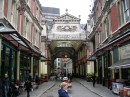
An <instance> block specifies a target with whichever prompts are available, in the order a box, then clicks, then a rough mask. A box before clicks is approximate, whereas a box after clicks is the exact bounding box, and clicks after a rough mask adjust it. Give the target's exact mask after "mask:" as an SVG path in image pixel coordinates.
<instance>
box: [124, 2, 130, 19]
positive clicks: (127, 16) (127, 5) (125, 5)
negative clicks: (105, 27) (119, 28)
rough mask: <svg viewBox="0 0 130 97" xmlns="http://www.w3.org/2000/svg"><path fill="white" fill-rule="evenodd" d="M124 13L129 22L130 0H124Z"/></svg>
mask: <svg viewBox="0 0 130 97" xmlns="http://www.w3.org/2000/svg"><path fill="white" fill-rule="evenodd" d="M124 15H125V17H124V18H125V22H127V21H128V20H129V18H130V12H129V0H124Z"/></svg>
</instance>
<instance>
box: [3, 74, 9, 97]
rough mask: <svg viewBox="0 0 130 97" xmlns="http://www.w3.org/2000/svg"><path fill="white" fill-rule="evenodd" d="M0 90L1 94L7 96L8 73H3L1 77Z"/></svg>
mask: <svg viewBox="0 0 130 97" xmlns="http://www.w3.org/2000/svg"><path fill="white" fill-rule="evenodd" d="M2 90H3V96H4V97H8V92H9V79H8V75H7V74H5V75H4V77H3V78H2Z"/></svg>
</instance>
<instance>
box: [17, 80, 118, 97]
mask: <svg viewBox="0 0 130 97" xmlns="http://www.w3.org/2000/svg"><path fill="white" fill-rule="evenodd" d="M59 84H60V82H59V81H58V82H55V81H49V82H44V83H43V84H42V85H40V86H39V88H38V89H36V90H34V91H33V92H31V93H30V94H31V95H30V97H58V94H57V90H58V89H59ZM72 85H73V87H72V92H71V93H69V95H70V97H71V96H72V97H90V96H91V97H117V95H115V94H113V93H112V92H111V90H109V89H107V88H106V87H103V86H101V85H99V84H96V86H95V88H93V86H92V82H87V81H85V80H82V79H77V78H76V79H73V82H72ZM51 87H52V88H51ZM48 89H49V90H48ZM47 90H48V91H47ZM18 97H26V92H24V93H23V94H21V95H20V96H18Z"/></svg>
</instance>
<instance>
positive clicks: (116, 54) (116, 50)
mask: <svg viewBox="0 0 130 97" xmlns="http://www.w3.org/2000/svg"><path fill="white" fill-rule="evenodd" d="M113 59H114V63H116V62H117V61H119V53H118V47H115V48H114V49H113Z"/></svg>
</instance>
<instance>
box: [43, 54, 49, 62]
mask: <svg viewBox="0 0 130 97" xmlns="http://www.w3.org/2000/svg"><path fill="white" fill-rule="evenodd" d="M45 61H49V60H48V59H47V58H46V57H45V56H43V55H42V56H41V62H45Z"/></svg>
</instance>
